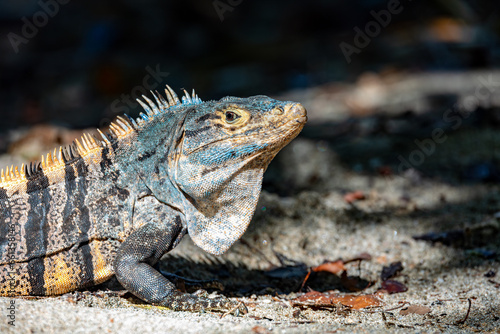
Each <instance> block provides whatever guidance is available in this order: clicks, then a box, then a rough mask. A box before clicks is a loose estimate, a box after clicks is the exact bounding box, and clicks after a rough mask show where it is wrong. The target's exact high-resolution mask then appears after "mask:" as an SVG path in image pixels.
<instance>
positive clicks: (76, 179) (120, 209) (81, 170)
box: [0, 86, 307, 310]
mask: <svg viewBox="0 0 500 334" xmlns="http://www.w3.org/2000/svg"><path fill="white" fill-rule="evenodd" d="M165 92H166V97H167V100H168V101H166V100H165V99H164V98H163V97H162V96H161V95H159V94H158V93H156V94H153V95H154V98H155V100H156V102H153V101H151V100H149V99H148V98H146V97H144V100H145V101H146V103H144V102H142V101H139V102H140V103H141V105H142V106H143V107H144V109H145V111H146V114H143V113H141V115H140V117H139V118H138V119H136V120H134V119H132V118H130V117H128V116H127V117H125V118H121V117H119V118H118V119H117V120H116V122H115V123H113V124H112V125H111V126H110V131H109V132H108V133H106V134H101V135H102V137H101V138H94V137H92V136H88V135H85V136H83V137H82V139H81V141H75V143H74V144H73V145H72V146H70V147H68V148H61V149H59V150H55V151H54V152H53V153H49V154H48V155H47V156H45V157H42V162H41V163H39V164H37V165H33V164H31V165H30V166H22V167H21V168H20V169H18V168H17V167H16V168H12V167H11V168H10V169H9V168H7V170H6V171H3V170H2V172H1V179H0V261H1V262H0V295H1V296H23V295H39V296H47V295H57V294H62V293H66V292H69V291H73V290H75V289H79V288H83V287H88V286H92V285H95V284H99V283H102V282H104V281H106V280H107V279H109V278H110V277H111V276H113V275H116V277H117V279H118V280H119V282H120V283H121V284H122V285H123V286H124V287H125V288H126V289H128V290H129V291H130V292H132V293H133V294H134V295H136V296H137V297H139V298H141V299H142V300H144V301H146V302H148V303H152V304H155V305H162V306H166V307H169V308H172V309H175V310H203V309H211V310H226V309H230V308H232V307H234V303H233V302H229V301H228V300H226V299H222V298H219V299H217V298H216V299H210V298H204V297H200V296H195V295H190V294H186V293H181V292H179V291H177V290H176V289H175V286H174V285H173V284H172V283H171V282H170V281H168V280H167V279H166V278H165V277H164V276H163V275H161V274H160V273H159V272H158V271H157V270H156V269H154V268H153V266H154V264H155V263H156V262H158V260H159V259H160V258H161V257H162V255H164V254H165V253H167V252H169V251H170V250H172V249H173V248H174V247H175V246H176V245H177V244H178V243H179V241H180V240H181V239H182V237H183V236H184V235H185V234H186V233H189V235H190V236H191V238H192V239H193V241H194V242H195V244H196V245H198V246H199V247H201V248H202V249H204V250H205V251H207V252H209V253H211V254H216V255H218V254H222V253H224V252H225V251H226V250H227V249H228V248H229V247H230V246H231V245H232V244H233V243H234V242H235V241H236V240H238V239H239V238H240V237H241V236H242V234H243V233H244V232H245V229H246V228H247V226H248V224H249V222H250V219H251V218H252V215H253V213H254V210H255V206H256V204H257V199H258V197H259V193H260V190H261V184H262V175H263V173H264V171H265V170H266V168H267V166H268V164H269V162H270V161H271V160H272V159H273V157H274V156H275V155H276V154H277V153H278V151H279V150H280V149H282V148H283V147H284V146H285V145H286V144H288V143H289V142H290V141H291V140H292V139H293V138H294V137H295V136H297V134H298V133H299V132H300V131H301V129H302V127H303V126H304V124H305V122H306V120H307V116H306V110H305V109H304V107H303V106H302V105H300V104H299V103H294V102H290V101H286V102H282V101H277V100H273V99H271V98H269V97H267V96H263V95H259V96H253V97H249V98H237V97H225V98H223V99H221V100H219V101H208V102H202V101H201V100H200V99H199V98H198V97H197V96H196V95H195V94H194V92H193V94H192V95H191V96H190V95H189V94H188V93H186V95H185V96H184V97H183V98H182V102H181V101H179V99H178V98H177V95H176V94H175V93H174V92H173V91H172V89H171V88H170V87H168V86H167V89H166V90H165Z"/></svg>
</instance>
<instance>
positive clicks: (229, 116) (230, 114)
mask: <svg viewBox="0 0 500 334" xmlns="http://www.w3.org/2000/svg"><path fill="white" fill-rule="evenodd" d="M224 116H225V118H226V122H227V123H229V124H232V123H234V122H236V121H237V120H238V118H240V117H241V116H240V115H238V114H237V113H236V112H234V111H232V110H227V111H226V112H225V113H224Z"/></svg>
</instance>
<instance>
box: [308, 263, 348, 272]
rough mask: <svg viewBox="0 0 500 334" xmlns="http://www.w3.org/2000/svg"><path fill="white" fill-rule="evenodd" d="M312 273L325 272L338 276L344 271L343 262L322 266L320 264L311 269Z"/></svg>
mask: <svg viewBox="0 0 500 334" xmlns="http://www.w3.org/2000/svg"><path fill="white" fill-rule="evenodd" d="M311 269H312V271H315V272H318V271H327V272H329V273H332V274H338V273H340V272H341V271H345V270H346V269H345V267H344V261H342V260H337V261H330V262H326V263H323V264H320V265H319V266H317V267H312V268H311Z"/></svg>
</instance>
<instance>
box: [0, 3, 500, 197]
mask: <svg viewBox="0 0 500 334" xmlns="http://www.w3.org/2000/svg"><path fill="white" fill-rule="evenodd" d="M499 8H500V6H499V5H498V3H496V2H495V1H486V0H483V1H465V0H435V1H411V0H404V1H403V0H402V1H397V0H388V1H387V0H384V1H379V0H355V1H350V2H347V3H346V2H345V1H314V2H306V1H285V0H276V1H272V2H270V1H247V0H231V1H229V0H220V1H217V0H216V1H194V0H188V1H182V2H181V1H156V0H146V1H141V2H138V1H131V0H117V1H113V2H111V1H84V2H82V1H69V0H23V1H17V0H16V1H13V0H5V1H2V2H1V3H0V35H1V37H2V38H1V42H0V43H1V44H0V50H1V51H0V115H1V117H0V151H1V152H7V151H8V152H10V153H11V154H14V155H17V156H20V157H21V159H22V160H31V159H37V157H38V156H39V153H40V152H43V151H44V150H46V149H49V148H51V147H53V146H55V145H59V144H66V143H68V142H70V141H71V140H72V139H73V138H74V137H75V136H76V135H78V134H79V133H80V132H78V131H76V132H72V131H70V130H68V129H77V130H78V129H80V130H81V129H84V128H95V127H104V128H105V127H106V126H107V125H108V124H109V122H110V121H111V120H112V119H113V118H114V117H115V116H117V115H121V114H123V113H127V114H130V115H132V116H137V114H138V113H139V112H140V110H139V108H138V106H137V103H136V102H135V101H134V100H135V98H137V97H139V96H141V95H142V94H144V93H146V92H148V91H149V90H150V89H161V88H162V87H163V86H164V85H165V84H169V85H171V86H172V87H173V88H174V89H175V90H176V91H177V92H180V89H181V88H186V89H187V90H191V89H192V88H196V91H197V93H198V94H199V96H200V97H201V98H202V99H204V100H208V99H219V98H221V97H223V96H226V95H235V96H249V95H256V94H266V95H270V96H272V97H277V98H282V99H290V100H296V101H299V102H302V103H303V104H304V105H305V106H306V108H307V109H308V111H309V115H310V117H309V118H310V121H309V124H308V126H306V128H305V129H304V132H303V134H302V138H305V139H307V140H306V141H305V142H303V143H302V144H300V145H302V146H300V147H297V148H295V151H294V154H295V156H300V157H301V158H297V159H299V160H297V161H311V166H309V167H304V168H305V170H304V173H305V174H304V173H303V175H302V174H301V175H296V172H294V171H289V172H288V174H287V172H282V171H280V170H277V171H276V172H275V177H278V178H280V179H279V181H276V182H274V183H273V182H272V179H273V171H272V169H271V172H270V176H269V177H268V178H267V179H266V180H267V181H269V182H267V181H266V186H269V187H271V189H273V190H275V191H278V192H282V193H283V194H287V193H293V192H295V191H297V190H300V189H305V188H310V187H311V186H312V185H316V186H318V187H320V188H321V186H323V185H324V182H323V181H324V180H329V179H331V175H330V174H331V170H330V169H329V168H327V167H324V166H329V162H328V161H330V162H331V160H332V159H337V160H338V162H339V163H340V164H341V165H342V166H345V167H347V168H348V169H349V170H351V171H353V172H355V173H369V174H373V175H382V176H388V175H395V174H397V175H402V173H404V172H405V171H407V170H416V171H418V172H419V173H423V175H428V176H431V177H435V176H437V177H439V178H440V179H443V180H445V181H446V182H452V183H453V182H463V181H470V180H472V181H474V182H475V181H478V182H496V181H498V180H499V179H500V173H499V160H498V158H499V156H498V154H499V152H498V146H499V139H498V137H497V135H496V132H498V126H499V124H500V113H499V107H500V94H498V93H499V91H500V72H498V71H497V70H496V68H497V67H498V65H499V64H500V43H499V38H500V18H499V15H500V11H499ZM416 141H418V142H416ZM301 152H303V154H306V155H307V156H309V155H310V154H316V155H317V156H318V158H317V159H320V160H316V158H314V159H313V158H310V159H309V158H308V159H306V160H304V157H303V156H302V155H300V154H302V153H301ZM314 152H316V153H314ZM324 152H331V154H333V156H331V155H327V157H325V154H324ZM436 153H439V154H436ZM291 159H292V158H291ZM321 159H324V161H323V160H321ZM322 166H323V167H322ZM284 177H286V180H287V182H286V186H283V182H282V181H283V178H284ZM273 184H274V185H273ZM273 187H274V188H273ZM278 188H279V189H278ZM327 188H328V187H327Z"/></svg>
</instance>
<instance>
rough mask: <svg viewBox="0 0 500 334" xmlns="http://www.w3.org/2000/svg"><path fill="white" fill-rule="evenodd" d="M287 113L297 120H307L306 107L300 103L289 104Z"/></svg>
mask: <svg viewBox="0 0 500 334" xmlns="http://www.w3.org/2000/svg"><path fill="white" fill-rule="evenodd" d="M287 115H289V116H291V117H294V118H297V121H301V122H304V123H305V122H307V111H306V108H304V106H303V105H302V104H300V103H291V104H289V105H287Z"/></svg>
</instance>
